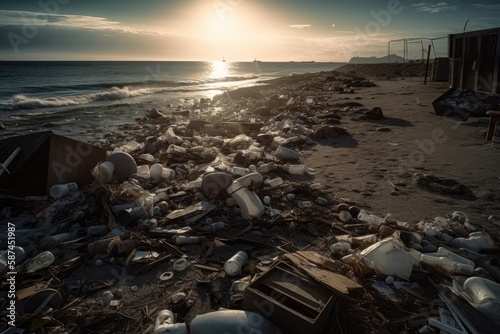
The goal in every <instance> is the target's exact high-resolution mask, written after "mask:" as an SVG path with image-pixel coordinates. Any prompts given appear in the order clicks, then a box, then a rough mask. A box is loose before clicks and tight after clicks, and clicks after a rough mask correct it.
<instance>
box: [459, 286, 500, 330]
mask: <svg viewBox="0 0 500 334" xmlns="http://www.w3.org/2000/svg"><path fill="white" fill-rule="evenodd" d="M464 290H465V292H466V293H467V294H468V295H469V297H470V299H471V302H472V304H473V306H474V307H475V308H476V309H477V310H478V311H479V312H481V313H483V314H484V315H486V316H487V317H488V318H489V319H490V320H491V321H492V322H493V323H494V324H495V325H496V327H497V328H499V327H500V318H499V317H498V315H499V314H500V284H498V283H495V282H493V281H491V280H489V279H485V278H482V277H470V278H468V279H467V280H466V281H465V282H464Z"/></svg>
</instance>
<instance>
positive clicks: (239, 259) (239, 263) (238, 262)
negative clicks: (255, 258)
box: [224, 251, 248, 276]
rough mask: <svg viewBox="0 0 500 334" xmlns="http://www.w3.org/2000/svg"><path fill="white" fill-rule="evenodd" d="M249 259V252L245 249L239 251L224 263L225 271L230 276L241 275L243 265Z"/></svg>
mask: <svg viewBox="0 0 500 334" xmlns="http://www.w3.org/2000/svg"><path fill="white" fill-rule="evenodd" d="M247 260H248V254H247V252H245V251H239V252H238V253H236V254H234V255H233V257H232V258H230V259H229V260H227V261H226V262H225V263H224V271H225V272H226V274H228V275H229V276H236V275H241V270H242V267H243V265H244V264H245V263H246V262H247Z"/></svg>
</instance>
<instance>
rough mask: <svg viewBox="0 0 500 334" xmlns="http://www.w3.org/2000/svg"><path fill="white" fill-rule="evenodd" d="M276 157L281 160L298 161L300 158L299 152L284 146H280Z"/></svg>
mask: <svg viewBox="0 0 500 334" xmlns="http://www.w3.org/2000/svg"><path fill="white" fill-rule="evenodd" d="M274 155H275V156H276V157H277V158H279V159H289V160H298V159H299V158H300V154H299V152H297V151H295V150H291V149H289V148H286V147H283V146H278V147H277V148H276V152H275V153H274Z"/></svg>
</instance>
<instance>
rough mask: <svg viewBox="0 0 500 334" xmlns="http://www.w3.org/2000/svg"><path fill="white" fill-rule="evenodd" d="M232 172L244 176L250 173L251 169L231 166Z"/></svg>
mask: <svg viewBox="0 0 500 334" xmlns="http://www.w3.org/2000/svg"><path fill="white" fill-rule="evenodd" d="M231 173H233V174H235V175H239V176H244V175H247V174H248V173H250V170H249V169H248V168H243V167H236V166H235V167H233V168H231Z"/></svg>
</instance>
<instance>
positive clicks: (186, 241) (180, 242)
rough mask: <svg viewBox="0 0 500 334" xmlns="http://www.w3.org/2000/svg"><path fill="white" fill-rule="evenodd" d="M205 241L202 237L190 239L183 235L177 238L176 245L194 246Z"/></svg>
mask: <svg viewBox="0 0 500 334" xmlns="http://www.w3.org/2000/svg"><path fill="white" fill-rule="evenodd" d="M202 240H203V238H202V237H188V236H183V235H178V236H176V237H175V244H176V245H194V244H199V243H201V241H202Z"/></svg>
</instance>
